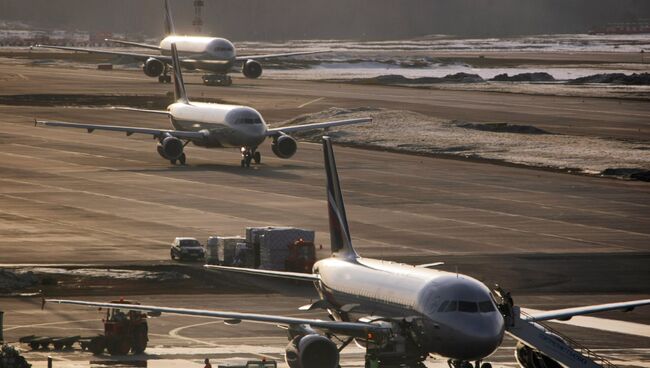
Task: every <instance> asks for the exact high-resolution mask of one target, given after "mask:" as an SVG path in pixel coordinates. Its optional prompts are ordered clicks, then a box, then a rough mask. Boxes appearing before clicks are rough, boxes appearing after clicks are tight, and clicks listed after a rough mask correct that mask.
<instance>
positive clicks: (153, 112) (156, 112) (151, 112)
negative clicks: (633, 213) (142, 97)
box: [111, 106, 169, 116]
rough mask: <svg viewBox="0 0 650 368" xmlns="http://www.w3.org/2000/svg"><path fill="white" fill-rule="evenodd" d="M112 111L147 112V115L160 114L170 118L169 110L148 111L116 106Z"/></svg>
mask: <svg viewBox="0 0 650 368" xmlns="http://www.w3.org/2000/svg"><path fill="white" fill-rule="evenodd" d="M111 109H112V110H120V111H134V112H145V113H147V114H159V115H167V116H169V111H167V110H147V109H136V108H133V107H121V106H115V107H111Z"/></svg>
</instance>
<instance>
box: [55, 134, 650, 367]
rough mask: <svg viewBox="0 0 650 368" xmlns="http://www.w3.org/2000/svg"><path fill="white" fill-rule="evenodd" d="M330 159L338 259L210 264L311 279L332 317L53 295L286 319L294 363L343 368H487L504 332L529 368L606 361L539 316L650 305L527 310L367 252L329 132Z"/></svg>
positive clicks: (461, 278) (157, 310)
mask: <svg viewBox="0 0 650 368" xmlns="http://www.w3.org/2000/svg"><path fill="white" fill-rule="evenodd" d="M323 155H324V161H325V172H326V176H327V206H328V213H329V227H330V238H331V249H332V256H331V257H328V258H325V259H323V260H321V261H318V262H317V263H316V264H315V265H314V268H313V273H311V274H304V273H297V272H283V271H271V270H258V269H246V268H233V267H225V266H208V265H206V266H205V267H207V268H210V269H219V270H227V271H235V272H241V273H248V274H257V275H263V276H270V277H281V278H289V279H296V280H302V281H308V282H313V283H314V285H315V287H316V289H317V291H318V293H319V295H320V297H321V299H320V300H318V301H316V302H314V303H312V304H310V305H306V306H304V307H301V308H300V309H301V310H303V311H307V310H315V309H324V310H327V311H328V313H329V315H330V317H331V319H332V320H320V319H310V318H302V317H284V316H275V315H268V314H253V313H237V312H224V311H213V310H204V309H186V308H169V307H158V306H147V305H133V304H119V303H118V304H114V303H98V302H88V301H79V300H57V299H52V300H49V301H50V302H55V303H61V304H75V305H84V306H90V307H102V308H113V309H116V308H119V309H120V310H123V311H128V310H137V311H144V312H152V313H153V314H161V313H172V314H180V315H193V316H203V317H214V318H220V319H223V320H225V322H226V323H228V324H232V325H234V324H237V323H240V322H242V321H250V322H260V323H269V324H274V325H279V326H281V327H284V328H286V329H287V334H288V337H289V340H290V342H289V344H288V345H287V348H286V354H285V359H286V361H287V364H288V365H289V367H290V368H337V367H339V358H340V352H341V350H343V349H344V348H345V347H346V346H347V345H348V344H350V343H351V342H353V341H354V342H356V343H357V344H359V345H361V346H363V347H366V348H367V349H366V367H368V366H370V367H372V366H375V365H374V363H375V362H379V363H380V364H382V365H386V366H404V367H414V366H419V367H422V363H421V362H422V361H424V360H425V359H426V358H427V357H428V356H429V355H437V356H442V357H445V358H447V359H449V360H448V363H449V366H450V367H453V368H474V367H480V368H490V367H491V364H490V363H487V362H485V359H486V358H487V357H488V356H490V355H491V354H492V353H493V352H494V351H495V350H496V349H497V348H498V347H499V346H501V343H502V340H503V336H504V333H508V334H509V335H510V336H512V337H513V338H515V339H517V340H518V341H519V344H520V345H518V347H517V349H516V354H517V355H516V357H517V361H518V363H519V364H520V365H521V366H522V367H525V368H559V367H571V368H577V367H590V368H591V367H600V365H598V364H597V363H596V362H595V359H596V356H595V355H593V353H592V352H589V355H588V356H585V355H583V354H582V353H581V352H579V351H577V350H575V349H574V348H573V347H572V346H571V345H569V344H570V343H569V342H568V341H567V340H565V339H563V338H562V337H561V336H558V335H557V334H555V333H553V332H551V331H549V330H547V328H546V327H545V326H543V325H541V324H540V323H539V322H543V321H548V320H567V319H570V318H571V317H573V316H578V315H584V314H589V313H595V312H603V311H611V310H623V311H628V310H632V309H633V308H635V307H639V306H642V305H648V304H650V299H646V300H637V301H631V302H625V303H613V304H602V305H594V306H588V307H577V308H569V309H560V310H553V311H547V312H541V313H539V314H537V315H532V316H528V315H524V314H523V313H522V312H520V309H519V307H517V306H514V305H513V302H512V298H511V297H510V296H509V294H507V293H506V292H504V291H502V290H501V289H497V291H496V292H497V295H498V296H499V298H500V299H501V302H497V300H496V298H495V296H494V294H492V293H491V292H490V289H489V288H488V287H487V286H485V285H484V284H483V283H481V282H480V281H478V280H476V279H473V278H471V277H469V276H466V275H462V274H458V273H450V272H445V271H440V270H436V269H431V268H432V267H436V265H439V263H432V264H425V265H419V266H411V265H405V264H400V263H395V262H386V261H382V260H376V259H366V258H361V257H359V255H358V254H357V252H356V251H355V250H354V248H353V247H352V241H351V237H350V229H349V227H348V221H347V216H346V212H345V206H344V203H343V195H342V193H341V187H340V183H339V176H338V173H337V169H336V162H335V160H334V152H333V150H332V144H331V141H330V139H329V138H327V137H325V138H323ZM261 309H263V307H261ZM337 342H340V344H338V345H337ZM472 363H473V364H472ZM380 366H381V365H380Z"/></svg>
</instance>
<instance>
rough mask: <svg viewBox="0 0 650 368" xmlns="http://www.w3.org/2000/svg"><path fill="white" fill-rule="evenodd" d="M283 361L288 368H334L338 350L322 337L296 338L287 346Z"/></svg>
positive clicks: (313, 335)
mask: <svg viewBox="0 0 650 368" xmlns="http://www.w3.org/2000/svg"><path fill="white" fill-rule="evenodd" d="M284 359H285V361H286V362H287V364H288V365H289V367H290V368H336V367H338V365H339V350H338V349H337V347H336V344H334V343H333V342H332V340H330V339H328V338H327V337H325V336H322V335H317V334H311V335H305V336H296V337H294V338H293V340H291V342H290V343H289V344H288V345H287V350H286V354H285V355H284Z"/></svg>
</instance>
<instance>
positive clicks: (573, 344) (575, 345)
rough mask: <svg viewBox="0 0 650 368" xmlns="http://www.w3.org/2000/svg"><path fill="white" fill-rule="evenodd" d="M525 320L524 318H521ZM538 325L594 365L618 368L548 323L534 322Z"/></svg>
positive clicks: (525, 315) (522, 314)
mask: <svg viewBox="0 0 650 368" xmlns="http://www.w3.org/2000/svg"><path fill="white" fill-rule="evenodd" d="M519 313H520V314H521V316H522V317H529V318H530V317H532V316H531V315H530V314H528V313H526V312H524V311H522V310H520V311H519ZM522 319H525V318H522ZM535 323H537V324H539V325H540V326H542V327H544V329H545V330H546V331H548V332H550V333H552V334H555V335H557V336H559V337H560V338H561V339H562V340H563V341H564V342H565V343H566V344H567V345H569V346H570V347H571V348H572V349H573V350H575V351H577V352H579V353H580V354H582V355H584V356H585V357H587V358H589V359H591V360H592V361H594V363H596V364H598V365H600V366H601V367H603V368H618V367H617V366H616V365H614V364H613V363H612V362H610V361H609V360H608V359H607V358H605V357H604V356H602V355H599V354H596V353H595V352H594V351H592V350H590V349H589V348H587V347H586V346H584V345H582V344H580V343H579V342H577V341H575V340H573V339H571V338H570V337H568V336H566V335H563V334H561V333H560V332H559V331H558V330H556V329H554V328H552V327H550V326H549V325H548V323H541V322H537V321H536V322H535Z"/></svg>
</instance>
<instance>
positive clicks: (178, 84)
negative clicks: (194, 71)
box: [172, 43, 189, 103]
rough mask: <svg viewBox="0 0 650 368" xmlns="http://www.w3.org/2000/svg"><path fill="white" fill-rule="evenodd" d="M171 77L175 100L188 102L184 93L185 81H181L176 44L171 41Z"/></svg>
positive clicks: (181, 74) (181, 75)
mask: <svg viewBox="0 0 650 368" xmlns="http://www.w3.org/2000/svg"><path fill="white" fill-rule="evenodd" d="M172 69H173V70H172V79H173V80H174V99H175V100H176V102H183V103H189V100H188V99H187V93H185V83H184V82H183V73H182V72H181V62H180V59H179V58H178V50H177V49H176V44H175V43H172Z"/></svg>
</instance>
